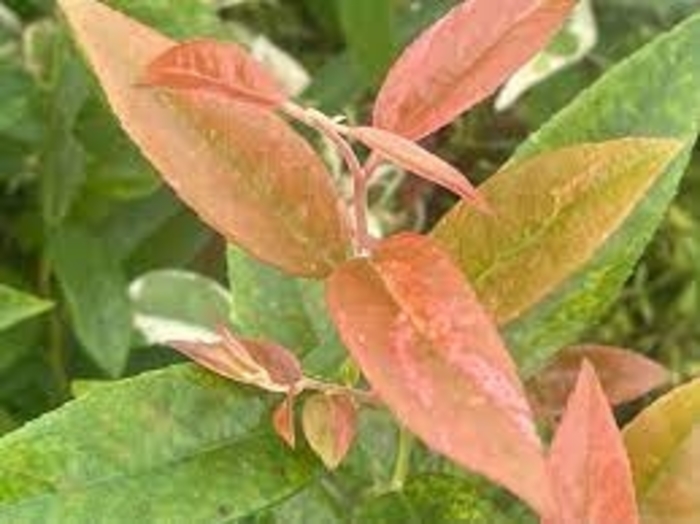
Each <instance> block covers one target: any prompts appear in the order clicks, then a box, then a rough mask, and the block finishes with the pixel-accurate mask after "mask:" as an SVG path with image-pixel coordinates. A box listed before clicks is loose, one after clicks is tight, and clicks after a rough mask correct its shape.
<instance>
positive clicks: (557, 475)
mask: <svg viewBox="0 0 700 524" xmlns="http://www.w3.org/2000/svg"><path fill="white" fill-rule="evenodd" d="M549 466H550V468H549V469H550V474H551V475H552V486H553V487H554V492H555V494H556V497H557V502H558V503H559V511H560V513H559V518H558V519H553V520H546V519H545V520H544V522H545V523H546V524H581V523H582V522H590V523H595V524H636V523H637V522H639V518H638V514H637V505H636V501H635V495H634V485H633V483H632V474H631V471H630V465H629V460H628V459H627V454H626V452H625V446H624V444H623V442H622V435H621V434H620V431H619V430H618V428H617V425H616V423H615V418H614V417H613V414H612V411H611V410H610V405H609V404H608V400H607V399H606V398H605V393H604V392H603V389H602V387H601V386H600V383H599V382H598V379H597V378H596V375H595V371H594V370H593V367H592V366H591V365H590V364H588V363H587V362H586V363H584V364H583V368H582V370H581V373H580V377H579V380H578V383H577V384H576V389H575V390H574V392H573V393H572V395H571V397H570V398H569V402H568V404H567V407H566V412H565V414H564V419H563V420H562V423H561V425H560V426H559V429H558V430H557V433H556V435H555V437H554V442H553V443H552V448H551V450H550V454H549Z"/></svg>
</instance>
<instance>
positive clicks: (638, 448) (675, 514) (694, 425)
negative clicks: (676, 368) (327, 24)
mask: <svg viewBox="0 0 700 524" xmlns="http://www.w3.org/2000/svg"><path fill="white" fill-rule="evenodd" d="M624 438H625V445H626V446H627V452H628V454H629V457H630V462H631V464H632V472H633V474H634V484H635V486H636V488H637V498H638V499H639V508H640V512H641V514H642V522H643V523H644V524H695V523H696V522H700V489H698V486H700V467H699V466H700V380H694V381H693V382H690V383H689V384H686V385H684V386H681V387H679V388H676V389H674V390H673V391H671V392H670V393H669V394H667V395H665V396H663V397H662V398H660V399H659V400H658V401H656V402H655V403H654V404H652V405H651V407H649V408H647V409H646V410H645V411H643V412H642V413H641V414H640V415H638V416H637V417H636V418H635V419H634V420H633V421H632V422H631V423H630V424H629V425H628V426H627V427H626V428H625V431H624Z"/></svg>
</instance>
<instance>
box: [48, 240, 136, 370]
mask: <svg viewBox="0 0 700 524" xmlns="http://www.w3.org/2000/svg"><path fill="white" fill-rule="evenodd" d="M49 254H50V257H51V261H52V263H53V269H54V271H55V273H56V277H57V278H58V281H59V283H60V285H61V290H62V291H63V294H64V296H65V298H66V302H67V304H68V309H69V311H70V314H71V318H72V320H73V326H74V328H75V332H76V335H77V336H78V339H79V340H80V342H81V343H82V344H83V346H84V347H85V350H86V351H87V352H88V353H89V354H90V356H91V357H92V358H93V359H94V360H95V362H96V363H97V364H98V365H99V366H100V367H101V368H102V369H103V370H104V371H105V372H107V373H108V374H109V375H111V376H118V375H119V374H120V373H121V372H122V370H123V369H124V366H125V365H126V361H127V359H128V356H129V345H130V342H131V306H130V304H129V299H128V297H127V294H126V280H125V277H124V275H123V273H122V270H121V268H120V267H119V265H118V263H117V262H116V261H115V259H114V258H113V257H112V256H111V254H110V252H109V246H107V245H105V244H104V242H103V241H102V240H101V239H99V238H97V237H94V236H92V235H91V234H89V233H88V232H86V231H84V230H82V229H79V228H77V227H65V228H62V229H59V230H57V231H55V232H54V234H53V235H52V237H51V238H50V239H49Z"/></svg>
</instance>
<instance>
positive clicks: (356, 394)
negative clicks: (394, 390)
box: [300, 377, 382, 406]
mask: <svg viewBox="0 0 700 524" xmlns="http://www.w3.org/2000/svg"><path fill="white" fill-rule="evenodd" d="M300 389H301V390H312V391H320V392H322V393H338V394H343V395H350V396H352V397H353V398H355V400H357V401H358V402H361V403H362V404H366V405H369V406H380V405H382V403H381V402H380V400H379V399H378V398H377V396H376V395H375V394H374V393H372V392H371V391H364V390H361V389H355V388H351V387H348V386H341V385H340V384H334V383H332V382H324V381H323V380H318V379H315V378H311V377H304V379H303V382H302V384H301V387H300Z"/></svg>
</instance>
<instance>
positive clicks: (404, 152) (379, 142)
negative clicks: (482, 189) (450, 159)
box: [348, 127, 488, 211]
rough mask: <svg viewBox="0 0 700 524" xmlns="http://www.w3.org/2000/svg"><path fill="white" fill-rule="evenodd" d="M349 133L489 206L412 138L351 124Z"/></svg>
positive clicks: (468, 198)
mask: <svg viewBox="0 0 700 524" xmlns="http://www.w3.org/2000/svg"><path fill="white" fill-rule="evenodd" d="M348 133H349V135H350V136H351V137H353V138H354V139H356V140H359V141H360V142H362V143H363V144H365V145H366V146H367V147H369V148H371V149H373V150H374V151H375V152H377V153H379V155H380V156H382V157H384V158H386V159H388V160H390V161H391V162H393V163H395V164H396V165H398V166H400V167H402V168H404V169H406V170H408V171H411V172H413V173H415V174H416V175H419V176H421V177H423V178H425V179H426V180H430V181H431V182H435V183H436V184H439V185H441V186H443V187H445V188H446V189H449V190H450V191H452V192H453V193H455V194H457V195H459V196H460V197H462V198H464V199H465V200H466V201H468V202H470V203H473V204H475V205H476V206H477V207H478V208H479V209H481V210H482V211H485V210H488V205H487V204H486V202H485V201H484V199H483V197H482V196H481V195H480V194H479V192H478V191H477V190H476V189H475V188H474V186H472V185H471V184H470V183H469V180H467V178H466V177H465V176H464V175H463V174H462V173H460V172H459V171H458V170H457V169H455V168H454V167H452V166H451V165H450V164H448V163H447V162H445V161H444V160H442V159H440V158H439V157H436V156H435V155H433V154H431V153H429V152H428V151H426V150H425V149H423V148H422V147H420V146H419V145H416V144H415V143H414V142H411V141H410V140H407V139H405V138H403V137H401V136H399V135H395V134H394V133H391V132H389V131H384V130H383V129H378V128H375V127H353V128H350V129H349V131H348Z"/></svg>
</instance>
